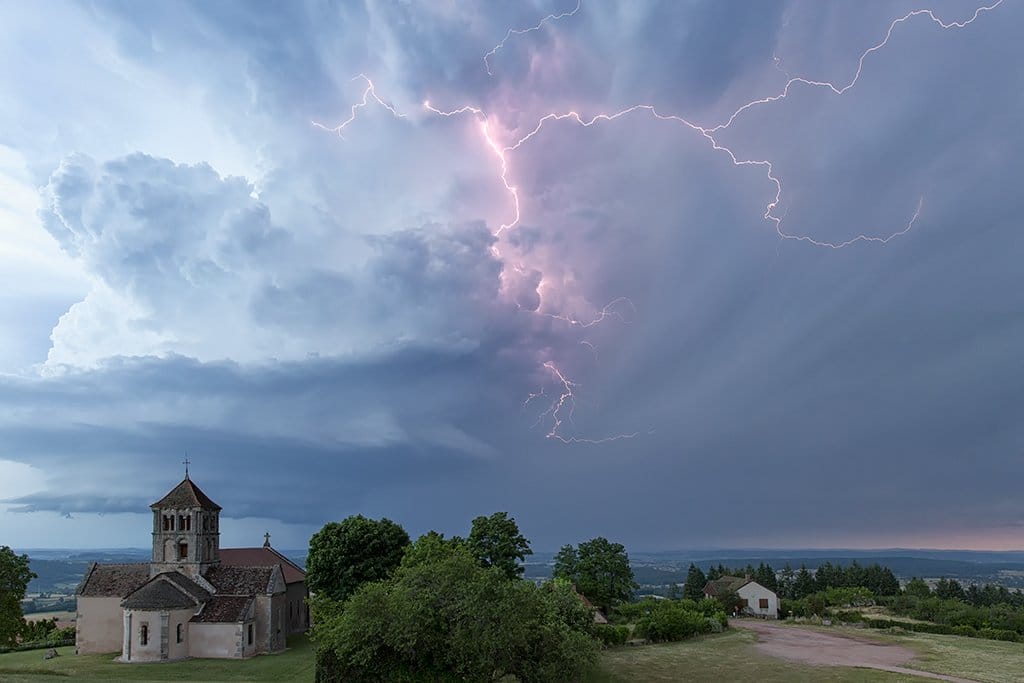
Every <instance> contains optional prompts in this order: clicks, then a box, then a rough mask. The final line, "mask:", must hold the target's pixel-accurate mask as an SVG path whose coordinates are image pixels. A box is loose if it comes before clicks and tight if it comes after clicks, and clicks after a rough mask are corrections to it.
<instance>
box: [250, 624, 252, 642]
mask: <svg viewBox="0 0 1024 683" xmlns="http://www.w3.org/2000/svg"><path fill="white" fill-rule="evenodd" d="M249 644H250V645H252V624H249Z"/></svg>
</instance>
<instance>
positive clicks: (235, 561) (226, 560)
mask: <svg viewBox="0 0 1024 683" xmlns="http://www.w3.org/2000/svg"><path fill="white" fill-rule="evenodd" d="M220 564H221V566H222V567H224V566H231V567H271V566H273V565H275V564H279V565H281V573H283V574H284V582H285V583H287V584H292V583H299V582H301V581H305V580H306V572H304V571H303V570H302V567H300V566H299V565H297V564H295V563H294V562H292V561H291V560H289V559H288V558H287V557H285V556H284V555H282V554H281V553H279V552H277V551H276V550H274V549H273V548H270V547H267V546H264V547H262V548H221V549H220Z"/></svg>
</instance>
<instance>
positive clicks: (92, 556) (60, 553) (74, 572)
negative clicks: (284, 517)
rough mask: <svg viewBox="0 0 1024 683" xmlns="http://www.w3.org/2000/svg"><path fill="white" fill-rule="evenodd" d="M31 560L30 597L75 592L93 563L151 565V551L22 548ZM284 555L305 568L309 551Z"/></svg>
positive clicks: (285, 553) (134, 549)
mask: <svg viewBox="0 0 1024 683" xmlns="http://www.w3.org/2000/svg"><path fill="white" fill-rule="evenodd" d="M16 552H18V553H19V554H20V553H25V554H27V555H28V557H29V566H30V568H31V569H32V571H33V572H35V573H36V574H37V575H38V577H37V578H35V579H33V580H32V582H31V583H29V585H28V592H29V594H34V593H65V594H69V593H73V592H74V591H75V588H76V587H77V586H78V584H79V582H81V580H82V577H83V576H84V575H85V571H86V569H88V568H89V565H90V564H91V563H93V562H148V561H149V558H150V553H151V552H152V551H151V550H150V549H149V548H106V549H105V548H100V549H96V550H78V549H31V548H29V549H19V550H17V551H16ZM281 553H282V554H283V555H284V556H285V557H287V558H288V559H290V560H291V561H292V562H295V563H296V564H298V565H299V566H300V567H304V566H305V560H306V551H305V550H300V551H291V550H282V551H281Z"/></svg>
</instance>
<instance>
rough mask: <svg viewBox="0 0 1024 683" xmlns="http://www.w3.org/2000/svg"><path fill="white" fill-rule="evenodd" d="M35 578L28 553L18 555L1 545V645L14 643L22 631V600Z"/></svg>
mask: <svg viewBox="0 0 1024 683" xmlns="http://www.w3.org/2000/svg"><path fill="white" fill-rule="evenodd" d="M34 578H36V574H35V573H34V572H33V571H32V570H31V569H29V564H28V555H16V554H15V553H14V551H13V550H11V549H10V548H9V547H8V546H6V545H5V546H2V547H0V645H14V642H15V640H16V638H17V637H18V633H20V632H21V629H22V614H21V601H22V600H23V599H24V598H25V591H27V590H28V584H29V582H30V581H31V580H32V579H34Z"/></svg>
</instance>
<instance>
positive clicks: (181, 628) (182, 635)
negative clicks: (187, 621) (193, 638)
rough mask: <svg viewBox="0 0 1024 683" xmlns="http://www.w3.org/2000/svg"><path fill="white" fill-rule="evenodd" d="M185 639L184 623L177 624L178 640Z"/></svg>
mask: <svg viewBox="0 0 1024 683" xmlns="http://www.w3.org/2000/svg"><path fill="white" fill-rule="evenodd" d="M183 640H185V629H184V624H178V642H179V643H180V642H181V641H183Z"/></svg>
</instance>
